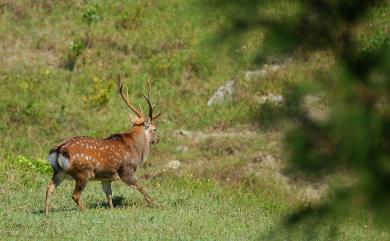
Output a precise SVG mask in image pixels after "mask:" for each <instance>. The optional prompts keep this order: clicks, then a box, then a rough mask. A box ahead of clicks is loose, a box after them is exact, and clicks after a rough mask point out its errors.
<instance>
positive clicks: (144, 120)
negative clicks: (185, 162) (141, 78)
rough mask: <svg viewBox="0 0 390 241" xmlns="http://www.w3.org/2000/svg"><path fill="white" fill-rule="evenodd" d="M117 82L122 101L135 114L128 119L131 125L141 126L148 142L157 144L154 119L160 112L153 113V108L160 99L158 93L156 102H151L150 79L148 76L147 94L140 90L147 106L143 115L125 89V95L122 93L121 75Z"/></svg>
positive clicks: (155, 119)
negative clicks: (145, 113)
mask: <svg viewBox="0 0 390 241" xmlns="http://www.w3.org/2000/svg"><path fill="white" fill-rule="evenodd" d="M118 84H119V93H120V95H121V97H122V99H123V101H124V102H125V103H126V105H127V106H128V107H129V109H130V110H131V111H132V112H133V113H134V114H135V116H134V117H132V116H131V115H130V119H131V122H132V125H133V127H138V128H143V131H144V133H145V136H146V138H147V139H148V141H149V143H152V144H157V143H158V135H157V126H156V121H157V119H158V118H159V117H160V116H161V114H162V113H159V114H157V115H154V114H153V110H154V108H155V107H156V106H157V104H158V102H159V100H160V93H159V95H158V97H157V102H156V104H152V100H151V95H152V87H151V84H150V80H149V78H148V95H147V96H146V95H145V94H144V92H142V95H143V97H144V98H145V100H146V102H147V103H148V106H149V112H148V116H145V115H144V113H143V112H142V110H141V109H137V108H136V107H134V106H133V105H132V104H131V103H130V101H129V93H128V91H127V90H126V95H124V94H123V82H122V80H121V75H119V77H118Z"/></svg>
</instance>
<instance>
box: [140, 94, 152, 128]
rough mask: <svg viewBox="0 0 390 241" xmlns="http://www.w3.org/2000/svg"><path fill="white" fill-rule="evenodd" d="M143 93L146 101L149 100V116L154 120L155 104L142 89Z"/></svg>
mask: <svg viewBox="0 0 390 241" xmlns="http://www.w3.org/2000/svg"><path fill="white" fill-rule="evenodd" d="M142 95H143V96H144V98H145V100H146V102H148V105H149V118H150V120H151V121H152V120H153V105H152V103H150V100H149V98H148V97H146V95H145V93H144V92H143V91H142Z"/></svg>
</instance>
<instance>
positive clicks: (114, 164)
mask: <svg viewBox="0 0 390 241" xmlns="http://www.w3.org/2000/svg"><path fill="white" fill-rule="evenodd" d="M118 86H119V93H120V95H121V97H122V99H123V100H124V102H125V103H126V104H127V106H128V107H129V108H130V110H132V111H133V112H134V113H135V114H136V117H135V118H133V119H132V124H133V126H132V128H131V129H130V131H129V132H125V133H121V134H114V135H111V136H110V137H108V138H106V139H102V140H98V139H94V138H92V137H82V136H76V137H72V138H70V139H68V140H65V141H64V142H62V143H61V144H59V145H57V146H54V147H53V148H52V149H51V150H50V153H49V157H48V161H49V164H50V165H51V167H52V168H53V171H54V175H53V178H52V180H51V181H50V182H49V184H48V186H47V193H46V202H45V214H48V212H49V200H50V196H51V195H52V194H53V192H54V190H55V188H56V187H58V185H60V184H61V182H62V181H63V180H64V179H65V178H67V177H69V178H71V179H74V180H75V181H76V186H75V189H74V191H73V194H72V198H73V200H74V201H75V202H76V204H77V206H78V207H79V208H80V209H83V205H82V203H81V200H80V196H81V193H82V191H83V190H84V188H85V186H86V184H87V182H88V181H89V180H98V181H101V182H102V188H103V191H104V193H105V194H106V196H107V200H108V206H109V207H110V208H113V204H112V191H111V182H112V181H114V180H118V179H120V180H122V181H123V182H124V183H126V184H127V185H129V186H134V187H135V188H136V189H137V190H138V191H139V192H141V193H142V195H143V196H144V198H145V200H146V201H147V203H148V204H149V205H152V204H154V201H153V199H152V198H151V197H150V196H149V195H148V194H147V193H146V192H145V190H144V189H143V188H142V187H141V186H140V185H139V184H138V182H137V180H136V178H135V176H134V174H135V171H136V170H137V167H138V166H139V165H140V164H141V163H142V162H143V161H144V160H145V159H146V157H147V155H148V152H149V144H150V143H152V144H156V143H158V136H157V133H156V126H155V122H156V120H157V118H158V117H159V116H160V115H161V113H160V114H158V115H153V109H154V107H155V105H153V104H152V103H151V85H150V81H149V79H148V95H147V96H146V95H145V94H144V93H143V92H142V95H143V97H144V98H145V100H146V101H147V103H148V106H149V115H148V116H147V117H145V116H144V114H143V113H142V111H141V110H138V109H137V108H135V107H134V106H133V105H132V104H131V103H130V101H129V99H128V93H127V94H126V96H125V95H124V94H123V82H122V81H121V77H120V75H119V77H118ZM159 97H160V96H158V99H157V103H158V100H159Z"/></svg>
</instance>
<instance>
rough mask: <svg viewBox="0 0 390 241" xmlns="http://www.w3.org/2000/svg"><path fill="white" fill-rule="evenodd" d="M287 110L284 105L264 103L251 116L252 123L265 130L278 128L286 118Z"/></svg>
mask: <svg viewBox="0 0 390 241" xmlns="http://www.w3.org/2000/svg"><path fill="white" fill-rule="evenodd" d="M287 111H288V109H287V108H286V106H285V105H284V104H273V103H268V102H267V103H264V104H261V105H260V106H259V107H258V108H257V109H256V110H255V112H254V113H253V114H252V117H251V119H252V121H253V122H254V123H256V124H258V125H259V126H260V127H261V128H263V129H265V130H271V129H274V128H279V127H280V126H281V122H282V121H283V120H285V119H286V118H287V117H288V112H287Z"/></svg>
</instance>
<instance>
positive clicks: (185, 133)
mask: <svg viewBox="0 0 390 241" xmlns="http://www.w3.org/2000/svg"><path fill="white" fill-rule="evenodd" d="M173 135H174V136H186V137H193V136H194V135H195V134H194V133H193V132H191V131H186V130H177V131H175V132H174V133H173Z"/></svg>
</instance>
